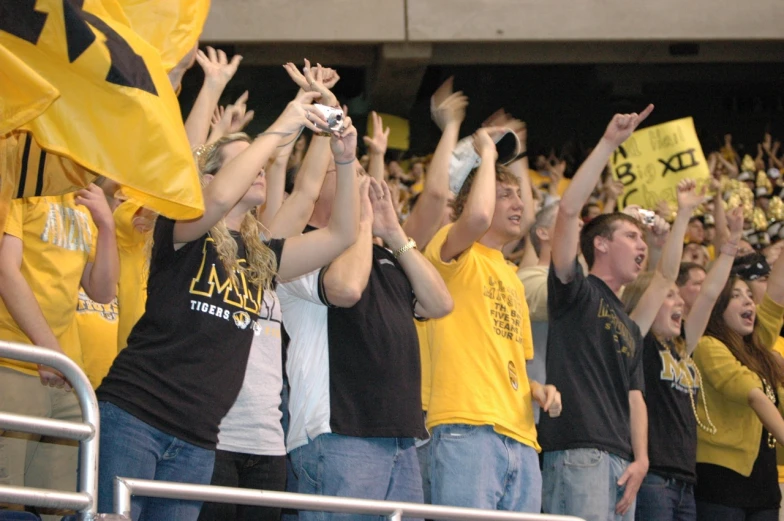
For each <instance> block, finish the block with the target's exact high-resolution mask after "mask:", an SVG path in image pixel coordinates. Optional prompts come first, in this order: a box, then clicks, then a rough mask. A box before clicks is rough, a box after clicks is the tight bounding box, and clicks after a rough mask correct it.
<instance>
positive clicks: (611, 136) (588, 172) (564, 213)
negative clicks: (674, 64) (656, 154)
mask: <svg viewBox="0 0 784 521" xmlns="http://www.w3.org/2000/svg"><path fill="white" fill-rule="evenodd" d="M652 111H653V105H648V106H647V107H646V108H645V110H644V111H642V112H641V113H640V114H637V113H633V114H616V115H615V116H614V117H613V119H612V121H610V124H609V125H607V129H606V130H605V131H604V135H603V136H602V139H600V140H599V143H598V144H597V145H596V147H594V149H593V151H592V152H591V154H590V155H589V156H588V158H587V159H586V160H585V162H583V164H582V165H580V168H578V169H577V173H575V175H574V178H573V179H572V182H571V183H569V188H567V189H566V192H564V195H563V197H562V198H561V203H560V205H559V207H558V217H557V218H556V220H555V237H554V239H553V247H552V248H553V250H552V259H553V266H554V268H555V274H556V276H557V277H558V278H559V279H560V280H561V282H563V283H567V282H569V281H571V280H572V278H573V277H574V270H575V263H574V260H575V258H577V250H578V246H579V235H580V226H579V219H580V210H581V209H582V207H583V205H584V204H585V202H586V201H587V200H588V198H589V197H590V196H591V193H592V192H593V189H594V187H596V183H598V182H599V178H600V177H601V175H602V171H603V170H604V168H605V166H606V165H607V161H609V160H610V156H611V155H612V153H613V152H614V151H615V149H617V148H618V147H619V146H621V144H623V142H624V141H626V140H627V139H628V138H629V136H631V135H632V133H633V132H634V131H635V129H636V128H637V127H638V126H639V125H640V123H642V122H643V121H645V118H647V117H648V115H650V113H651V112H652Z"/></svg>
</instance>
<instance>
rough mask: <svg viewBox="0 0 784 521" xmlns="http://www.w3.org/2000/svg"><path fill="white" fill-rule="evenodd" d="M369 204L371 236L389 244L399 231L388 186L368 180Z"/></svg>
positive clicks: (398, 223)
mask: <svg viewBox="0 0 784 521" xmlns="http://www.w3.org/2000/svg"><path fill="white" fill-rule="evenodd" d="M370 203H371V204H372V205H373V236H375V237H380V238H381V239H382V240H383V241H384V242H386V243H389V242H390V238H392V237H394V234H395V232H398V231H400V221H399V220H398V216H397V211H395V205H394V203H393V202H392V195H391V193H390V191H389V186H387V184H386V183H385V182H384V181H382V182H380V183H379V182H378V181H376V180H375V179H371V180H370Z"/></svg>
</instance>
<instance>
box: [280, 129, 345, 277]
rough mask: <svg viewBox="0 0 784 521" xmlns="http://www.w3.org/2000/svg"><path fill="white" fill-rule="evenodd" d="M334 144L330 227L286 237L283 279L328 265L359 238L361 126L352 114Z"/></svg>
mask: <svg viewBox="0 0 784 521" xmlns="http://www.w3.org/2000/svg"><path fill="white" fill-rule="evenodd" d="M331 147H332V154H333V156H334V158H335V166H336V167H337V187H336V189H335V200H334V201H333V203H332V215H330V218H329V223H328V224H327V227H326V228H322V229H320V230H316V231H313V232H310V233H306V234H304V235H297V236H294V237H290V238H288V239H287V240H286V244H285V245H284V247H283V256H282V258H281V263H280V270H279V273H278V274H279V276H280V278H281V279H282V280H291V279H293V278H296V277H299V276H300V275H304V274H305V273H310V272H311V271H313V270H315V269H318V268H321V267H323V266H326V265H327V264H329V263H330V262H332V261H333V260H335V258H336V257H337V256H338V255H340V254H341V253H343V251H345V250H346V248H348V247H349V246H351V245H352V244H354V242H355V241H356V240H357V231H358V228H359V196H358V194H359V186H358V180H357V173H356V168H357V155H356V154H357V129H356V128H354V126H353V125H352V124H351V118H346V128H345V130H343V131H342V132H340V133H333V135H332V141H331Z"/></svg>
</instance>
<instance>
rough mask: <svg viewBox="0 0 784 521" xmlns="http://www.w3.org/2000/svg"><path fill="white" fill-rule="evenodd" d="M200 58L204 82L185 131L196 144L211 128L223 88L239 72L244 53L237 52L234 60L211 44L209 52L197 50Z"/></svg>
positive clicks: (198, 59) (186, 121)
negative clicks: (211, 121) (211, 120)
mask: <svg viewBox="0 0 784 521" xmlns="http://www.w3.org/2000/svg"><path fill="white" fill-rule="evenodd" d="M196 61H197V62H198V63H199V65H200V66H201V68H202V69H203V70H204V84H203V85H202V87H201V90H200V91H199V95H198V96H197V97H196V101H195V102H194V104H193V108H192V109H191V111H190V113H189V114H188V119H187V120H185V133H186V134H187V135H188V141H189V142H190V144H191V147H192V148H195V147H197V146H199V145H203V144H204V143H205V142H206V141H207V134H208V133H209V131H210V119H211V118H212V113H213V111H214V110H215V107H216V106H217V105H218V101H219V100H220V97H221V94H223V89H225V88H226V85H228V83H229V80H231V78H232V77H233V76H234V74H235V73H236V72H237V67H239V65H240V61H242V56H240V55H239V54H235V55H234V56H233V57H232V59H231V61H229V60H228V58H227V57H226V53H225V52H223V51H221V50H218V51H217V52H216V51H215V49H213V48H212V47H207V53H206V54H205V53H204V51H202V50H201V49H199V50H198V51H196Z"/></svg>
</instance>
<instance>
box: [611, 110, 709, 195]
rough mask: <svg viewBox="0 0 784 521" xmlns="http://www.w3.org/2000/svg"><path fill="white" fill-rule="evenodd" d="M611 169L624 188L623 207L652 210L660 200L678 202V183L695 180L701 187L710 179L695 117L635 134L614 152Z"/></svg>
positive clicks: (645, 129) (677, 120)
mask: <svg viewBox="0 0 784 521" xmlns="http://www.w3.org/2000/svg"><path fill="white" fill-rule="evenodd" d="M610 169H611V170H612V174H613V177H614V178H615V179H618V180H619V181H621V182H622V183H623V186H624V191H623V195H622V196H621V199H620V201H619V206H620V207H621V208H623V207H625V206H626V205H629V204H638V205H640V206H642V207H643V208H648V209H653V208H654V207H655V206H656V203H658V202H659V201H661V200H665V201H668V202H670V203H675V202H676V201H677V198H676V192H675V187H676V186H677V185H678V182H679V181H681V180H682V179H695V180H697V183H698V186H699V185H701V184H702V183H707V182H708V181H709V179H710V170H709V169H708V162H707V161H706V160H705V155H704V154H703V153H702V146H700V141H699V140H698V139H697V132H696V131H695V130H694V120H692V118H683V119H676V120H675V121H669V122H667V123H662V124H661V125H655V126H653V127H648V128H644V129H642V130H638V131H636V132H635V133H634V134H632V136H631V137H630V138H629V139H627V140H626V141H625V142H624V144H623V145H621V146H620V147H618V149H617V150H616V151H615V152H614V153H613V155H612V157H611V158H610Z"/></svg>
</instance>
